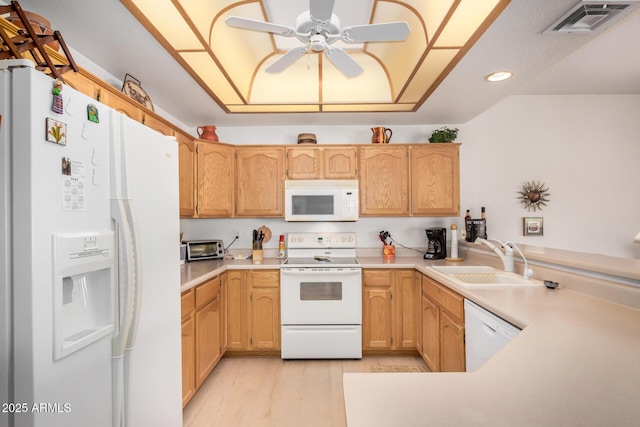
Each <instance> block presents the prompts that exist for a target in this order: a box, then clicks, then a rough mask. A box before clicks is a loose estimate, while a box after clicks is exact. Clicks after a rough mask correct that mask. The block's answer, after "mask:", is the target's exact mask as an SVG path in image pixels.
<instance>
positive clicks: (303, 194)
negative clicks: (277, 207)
mask: <svg viewBox="0 0 640 427" xmlns="http://www.w3.org/2000/svg"><path fill="white" fill-rule="evenodd" d="M284 210H285V214H284V219H285V220H286V221H357V220H358V217H359V204H358V180H355V179H348V180H344V179H338V180H329V179H320V180H315V179H314V180H288V181H285V183H284Z"/></svg>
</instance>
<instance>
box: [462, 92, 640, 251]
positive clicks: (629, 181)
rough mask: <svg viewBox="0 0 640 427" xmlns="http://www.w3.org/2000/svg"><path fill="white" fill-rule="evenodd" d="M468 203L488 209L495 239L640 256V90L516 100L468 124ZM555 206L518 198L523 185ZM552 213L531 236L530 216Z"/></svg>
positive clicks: (464, 135) (464, 133) (465, 193)
mask: <svg viewBox="0 0 640 427" xmlns="http://www.w3.org/2000/svg"><path fill="white" fill-rule="evenodd" d="M460 141H462V142H463V147H462V150H461V170H462V173H461V208H462V209H463V210H464V209H472V216H474V217H477V216H479V214H480V207H481V206H486V208H487V218H488V219H487V223H488V226H487V227H488V233H489V237H495V238H497V239H500V240H513V241H516V242H522V243H526V244H531V245H535V246H544V247H552V248H559V249H567V250H574V251H579V252H588V253H602V254H607V255H612V256H618V257H624V258H640V245H638V244H633V243H632V242H633V237H634V236H635V235H636V233H638V232H639V231H640V169H639V166H640V96H602V95H599V96H513V97H509V98H507V99H505V100H504V101H503V102H501V103H499V104H497V105H496V106H494V107H493V108H492V109H490V110H488V111H486V112H485V113H483V114H482V115H480V116H478V117H476V118H475V119H473V120H472V121H470V122H469V123H467V124H465V125H464V127H463V130H461V137H460ZM531 180H536V181H541V182H543V183H546V184H547V186H548V188H549V193H550V196H549V199H550V203H548V206H547V207H544V208H543V210H542V211H538V212H533V211H530V212H528V211H527V210H525V209H523V207H522V205H521V204H520V203H519V202H518V200H516V197H517V196H518V194H517V191H518V190H519V189H520V188H521V186H522V184H523V183H524V182H525V181H531ZM525 216H540V217H543V218H544V236H526V237H525V236H523V235H522V218H523V217H525Z"/></svg>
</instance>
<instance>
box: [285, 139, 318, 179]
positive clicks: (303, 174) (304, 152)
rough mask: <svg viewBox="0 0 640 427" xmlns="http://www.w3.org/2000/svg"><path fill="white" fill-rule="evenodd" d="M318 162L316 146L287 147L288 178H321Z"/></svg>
mask: <svg viewBox="0 0 640 427" xmlns="http://www.w3.org/2000/svg"><path fill="white" fill-rule="evenodd" d="M320 163H321V157H320V149H318V148H306V147H302V148H300V147H292V148H287V178H288V179H319V178H321V170H320Z"/></svg>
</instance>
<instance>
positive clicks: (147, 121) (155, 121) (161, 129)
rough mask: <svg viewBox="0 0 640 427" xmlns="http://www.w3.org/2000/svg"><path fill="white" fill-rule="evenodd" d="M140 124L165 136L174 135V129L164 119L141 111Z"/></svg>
mask: <svg viewBox="0 0 640 427" xmlns="http://www.w3.org/2000/svg"><path fill="white" fill-rule="evenodd" d="M142 124H143V125H145V126H147V127H150V128H151V129H153V130H155V131H156V132H158V133H161V134H163V135H165V136H174V135H175V133H176V131H175V129H174V128H173V127H172V126H170V125H168V124H167V123H166V122H165V121H164V120H161V119H159V118H157V117H155V116H152V115H151V114H149V113H142Z"/></svg>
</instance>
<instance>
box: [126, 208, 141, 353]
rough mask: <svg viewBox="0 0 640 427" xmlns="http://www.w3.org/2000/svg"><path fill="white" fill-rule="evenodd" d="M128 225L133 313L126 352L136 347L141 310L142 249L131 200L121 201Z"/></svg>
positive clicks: (136, 217) (136, 218)
mask: <svg viewBox="0 0 640 427" xmlns="http://www.w3.org/2000/svg"><path fill="white" fill-rule="evenodd" d="M122 202H123V203H124V206H125V209H126V213H127V217H128V220H129V225H130V227H131V237H132V243H133V251H132V254H131V255H132V258H131V266H132V269H133V276H134V277H133V282H132V285H133V289H132V291H131V292H132V294H133V301H132V304H133V313H132V316H131V328H130V330H129V336H128V338H127V350H131V349H133V348H134V347H135V345H136V339H137V337H138V325H139V324H140V311H141V309H142V248H141V247H140V246H141V244H140V242H141V240H140V227H138V216H137V214H136V209H135V203H134V202H133V200H123V201H122Z"/></svg>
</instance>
